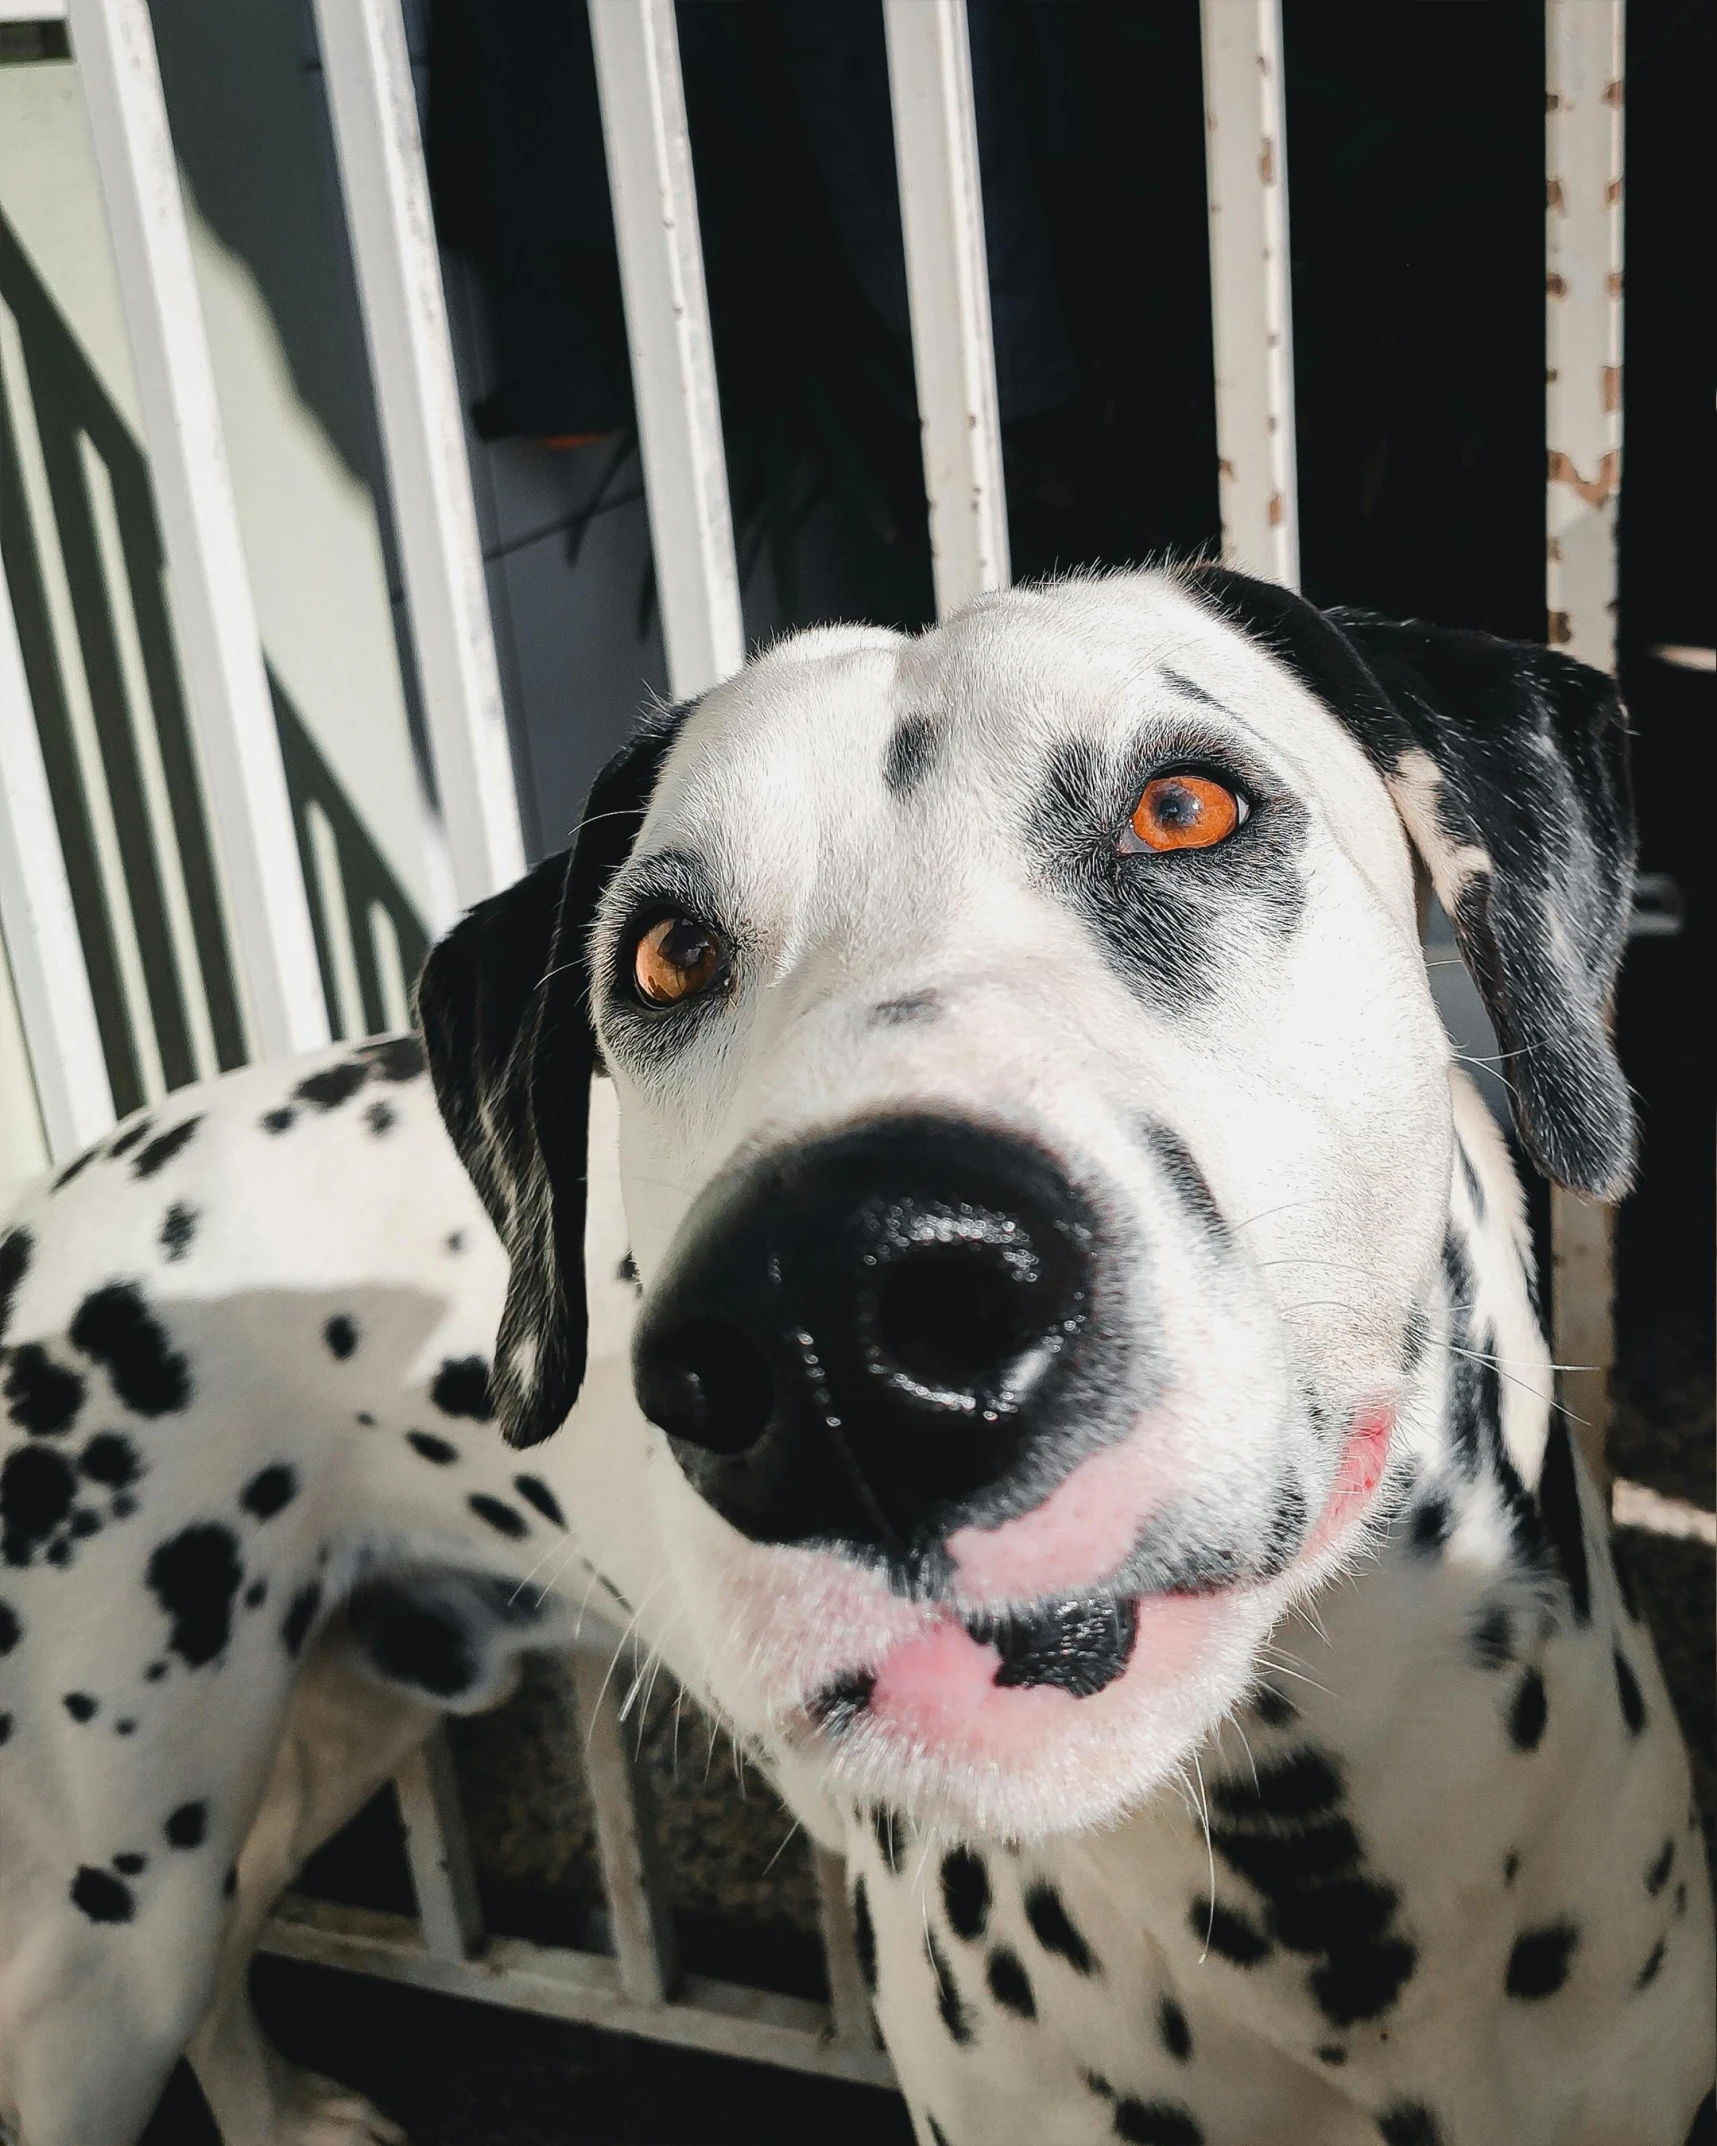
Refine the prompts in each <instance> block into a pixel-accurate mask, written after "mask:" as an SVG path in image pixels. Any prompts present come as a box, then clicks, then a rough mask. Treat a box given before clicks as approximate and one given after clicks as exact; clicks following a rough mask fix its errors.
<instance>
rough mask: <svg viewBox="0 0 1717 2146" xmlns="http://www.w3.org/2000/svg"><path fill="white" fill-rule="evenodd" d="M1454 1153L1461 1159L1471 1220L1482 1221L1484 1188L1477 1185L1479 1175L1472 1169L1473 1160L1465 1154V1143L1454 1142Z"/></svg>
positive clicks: (1462, 1175)
mask: <svg viewBox="0 0 1717 2146" xmlns="http://www.w3.org/2000/svg"><path fill="white" fill-rule="evenodd" d="M1455 1153H1456V1154H1457V1155H1458V1156H1459V1157H1460V1158H1461V1177H1462V1179H1463V1181H1464V1182H1465V1184H1466V1188H1467V1203H1468V1205H1469V1206H1470V1207H1471V1208H1472V1211H1473V1220H1474V1221H1475V1222H1482V1221H1483V1220H1484V1187H1483V1186H1482V1185H1481V1184H1480V1183H1479V1174H1478V1172H1477V1171H1476V1170H1475V1169H1474V1168H1473V1159H1472V1157H1471V1156H1470V1155H1469V1154H1468V1153H1467V1150H1466V1143H1465V1142H1464V1141H1462V1140H1456V1142H1455Z"/></svg>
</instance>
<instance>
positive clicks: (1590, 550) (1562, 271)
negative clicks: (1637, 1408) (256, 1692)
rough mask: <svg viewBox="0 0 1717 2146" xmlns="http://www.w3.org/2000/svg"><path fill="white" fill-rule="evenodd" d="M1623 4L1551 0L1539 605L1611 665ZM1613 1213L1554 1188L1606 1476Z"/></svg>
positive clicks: (1578, 1402) (1576, 1351) (1572, 1353)
mask: <svg viewBox="0 0 1717 2146" xmlns="http://www.w3.org/2000/svg"><path fill="white" fill-rule="evenodd" d="M1624 28H1625V15H1624V8H1623V0H1546V5H1545V10H1544V61H1545V114H1546V116H1545V124H1544V156H1545V182H1546V183H1545V305H1544V327H1545V394H1544V400H1545V411H1544V415H1545V441H1546V446H1547V458H1546V516H1545V536H1546V545H1545V549H1546V562H1545V597H1546V606H1547V610H1548V613H1549V636H1550V642H1551V645H1552V646H1553V647H1557V648H1563V649H1566V650H1567V652H1568V653H1569V654H1570V655H1571V656H1576V657H1578V658H1579V660H1580V661H1581V662H1582V663H1590V664H1593V665H1595V666H1596V667H1597V668H1598V669H1599V670H1604V671H1613V670H1614V669H1615V667H1616V508H1617V503H1618V500H1619V496H1620V491H1621V474H1622V461H1621V457H1622V96H1623V53H1624V47H1623V33H1624ZM1614 1229H1615V1224H1614V1215H1613V1213H1612V1211H1611V1210H1610V1209H1609V1208H1608V1207H1606V1206H1604V1205H1603V1204H1602V1203H1601V1202H1600V1201H1596V1200H1589V1199H1584V1198H1582V1197H1581V1196H1580V1195H1579V1194H1577V1193H1572V1192H1564V1191H1562V1190H1561V1189H1560V1188H1557V1189H1556V1190H1554V1191H1553V1193H1552V1195H1551V1206H1550V1241H1551V1254H1552V1269H1553V1271H1552V1285H1551V1326H1552V1332H1553V1336H1554V1346H1555V1357H1556V1361H1557V1362H1558V1363H1559V1364H1564V1365H1568V1366H1570V1367H1572V1368H1570V1369H1567V1370H1565V1371H1564V1372H1563V1373H1562V1375H1561V1390H1562V1398H1563V1401H1564V1403H1565V1405H1566V1406H1567V1408H1568V1411H1569V1414H1570V1416H1571V1417H1572V1419H1573V1422H1574V1426H1575V1429H1576V1431H1577V1433H1578V1435H1579V1437H1580V1440H1581V1443H1582V1445H1583V1446H1584V1448H1585V1450H1586V1455H1587V1458H1588V1460H1590V1461H1591V1462H1592V1464H1593V1466H1594V1467H1596V1468H1597V1469H1598V1470H1599V1471H1600V1472H1601V1471H1602V1468H1603V1451H1604V1442H1605V1438H1606V1436H1607V1433H1608V1428H1609V1414H1610V1371H1611V1368H1612V1366H1613V1365H1614V1363H1615V1354H1616V1337H1615V1280H1614Z"/></svg>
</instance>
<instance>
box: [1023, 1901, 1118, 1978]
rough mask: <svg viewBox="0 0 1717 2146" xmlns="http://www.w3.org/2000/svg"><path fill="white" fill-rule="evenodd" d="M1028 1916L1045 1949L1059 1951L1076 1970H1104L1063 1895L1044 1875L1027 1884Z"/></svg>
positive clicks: (1026, 1905) (1091, 1973)
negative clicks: (1074, 1923) (1071, 1913)
mask: <svg viewBox="0 0 1717 2146" xmlns="http://www.w3.org/2000/svg"><path fill="white" fill-rule="evenodd" d="M1025 1919H1026V1921H1027V1922H1028V1923H1030V1925H1031V1934H1032V1935H1033V1937H1035V1938H1036V1939H1037V1941H1038V1943H1039V1944H1040V1945H1041V1946H1042V1947H1043V1949H1044V1951H1045V1952H1053V1953H1056V1954H1058V1955H1059V1956H1060V1958H1062V1959H1064V1960H1065V1961H1066V1962H1067V1964H1068V1966H1069V1967H1071V1968H1072V1969H1073V1971H1074V1973H1075V1974H1080V1975H1095V1974H1099V1973H1101V1972H1102V1970H1101V1969H1100V1967H1099V1966H1098V1964H1097V1960H1096V1957H1095V1955H1094V1954H1093V1953H1092V1950H1091V1947H1090V1946H1089V1945H1088V1944H1086V1942H1085V1940H1084V1938H1083V1937H1082V1936H1081V1935H1080V1934H1079V1932H1078V1930H1076V1929H1075V1928H1074V1925H1073V1919H1072V1917H1071V1916H1070V1915H1069V1914H1068V1912H1067V1909H1066V1907H1065V1905H1064V1904H1063V1902H1062V1898H1061V1895H1060V1894H1059V1893H1058V1892H1057V1891H1056V1889H1055V1887H1054V1886H1053V1885H1051V1884H1050V1883H1049V1881H1048V1880H1047V1879H1045V1878H1040V1879H1038V1880H1037V1882H1036V1883H1035V1884H1033V1885H1030V1886H1028V1887H1027V1888H1026V1895H1025Z"/></svg>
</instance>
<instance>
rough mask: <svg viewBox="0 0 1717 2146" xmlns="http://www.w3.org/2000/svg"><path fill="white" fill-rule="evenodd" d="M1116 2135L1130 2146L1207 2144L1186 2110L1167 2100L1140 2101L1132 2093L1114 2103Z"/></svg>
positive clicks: (1202, 2145) (1195, 2145) (1199, 2145)
mask: <svg viewBox="0 0 1717 2146" xmlns="http://www.w3.org/2000/svg"><path fill="white" fill-rule="evenodd" d="M1115 2136H1116V2137H1117V2138H1118V2139H1125V2140H1127V2142H1128V2146H1204V2133H1203V2132H1202V2131H1201V2130H1200V2129H1199V2127H1198V2125H1197V2124H1196V2123H1194V2121H1193V2119H1192V2118H1191V2117H1190V2116H1189V2115H1188V2114H1187V2112H1186V2110H1185V2109H1180V2108H1176V2107H1175V2106H1174V2105H1173V2104H1172V2103H1170V2102H1166V2101H1137V2100H1135V2099H1134V2097H1133V2096H1132V2095H1131V2094H1124V2095H1123V2096H1122V2097H1121V2099H1120V2100H1119V2101H1118V2102H1116V2104H1115Z"/></svg>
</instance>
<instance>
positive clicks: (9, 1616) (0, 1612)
mask: <svg viewBox="0 0 1717 2146" xmlns="http://www.w3.org/2000/svg"><path fill="white" fill-rule="evenodd" d="M23 1636H24V1627H23V1624H22V1623H21V1621H20V1620H19V1616H18V1612H17V1611H16V1610H15V1609H14V1608H13V1607H12V1605H11V1603H10V1602H0V1657H3V1656H5V1655H8V1654H10V1653H11V1651H12V1649H13V1648H14V1647H15V1646H16V1645H17V1644H18V1642H19V1640H21V1639H22V1638H23ZM1666 1874H1667V1873H1666ZM1652 1890H1653V1891H1654V1892H1655V1891H1656V1890H1657V1888H1656V1886H1653V1888H1652Z"/></svg>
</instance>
